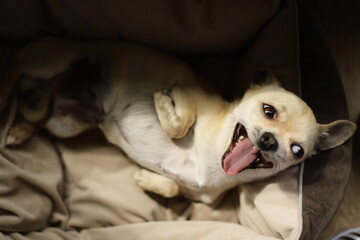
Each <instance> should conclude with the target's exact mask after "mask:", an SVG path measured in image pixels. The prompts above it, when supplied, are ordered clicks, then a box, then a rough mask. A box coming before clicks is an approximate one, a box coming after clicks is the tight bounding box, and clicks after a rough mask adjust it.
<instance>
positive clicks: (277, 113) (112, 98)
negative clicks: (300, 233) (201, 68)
mask: <svg viewBox="0 0 360 240" xmlns="http://www.w3.org/2000/svg"><path fill="white" fill-rule="evenodd" d="M16 61H17V63H16V66H15V67H14V69H13V72H12V73H11V74H10V75H9V76H11V77H13V78H17V79H18V83H19V87H18V88H17V89H18V92H19V96H20V97H19V99H20V101H19V106H18V112H19V116H20V119H22V120H19V121H18V122H16V123H15V124H14V126H13V127H12V129H11V130H10V132H9V135H8V138H7V143H8V144H9V145H12V144H19V143H21V142H23V141H24V140H26V139H27V138H28V137H30V136H31V134H33V132H34V131H35V130H37V129H39V128H46V129H47V130H48V131H49V132H51V133H52V134H54V135H56V136H58V137H72V136H75V135H77V134H79V133H81V132H83V131H85V130H87V129H89V128H93V127H99V128H100V129H101V130H102V132H103V133H104V135H105V137H106V138H107V140H108V141H109V142H111V143H113V144H115V145H116V146H118V147H120V148H121V149H122V150H123V151H124V152H125V153H126V154H127V155H128V156H129V157H130V158H131V159H133V160H134V161H135V162H136V163H138V164H139V165H141V166H142V167H144V168H145V169H147V170H145V169H143V170H140V171H138V172H136V173H135V174H134V179H135V180H136V182H137V183H138V185H140V186H141V187H142V188H144V189H145V190H148V191H152V192H156V193H159V194H161V195H163V196H165V197H173V196H176V195H178V194H180V193H181V194H183V195H185V196H187V197H189V198H191V199H194V200H199V201H203V202H205V203H211V202H213V201H214V200H216V199H217V197H218V196H220V195H221V194H222V193H223V192H225V191H226V190H227V189H230V188H232V187H234V186H236V185H238V184H239V183H241V182H249V181H255V180H259V179H264V178H266V177H269V176H272V175H275V174H277V173H279V172H280V171H282V170H284V169H286V168H288V167H290V166H292V165H295V164H298V163H300V162H302V161H303V160H304V159H306V158H308V157H309V156H311V155H313V154H316V153H317V152H319V151H323V150H327V149H331V148H334V147H336V146H338V145H340V144H342V143H344V142H345V141H346V140H347V139H349V138H350V137H351V136H352V135H353V133H354V131H355V128H356V125H355V124H354V123H352V122H350V121H347V120H338V121H334V122H332V123H329V124H318V123H317V121H316V119H315V117H314V114H313V112H312V110H311V109H310V108H309V107H308V106H307V105H306V103H305V102H303V101H302V100H301V99H300V98H299V97H297V96H296V95H295V94H293V93H291V92H288V91H286V90H284V89H283V88H282V87H281V86H280V85H279V84H278V83H277V81H276V80H275V79H274V77H273V76H272V75H270V74H268V76H267V80H266V81H265V83H264V84H262V85H254V86H252V87H251V88H250V89H249V90H248V91H247V92H246V93H245V95H244V96H243V97H242V98H241V99H239V100H236V101H233V102H227V101H224V100H223V99H222V98H221V97H220V96H219V95H218V94H216V93H215V92H214V91H212V90H209V89H210V88H209V87H208V86H207V84H206V83H203V82H202V80H201V79H200V78H199V76H197V75H196V74H195V73H194V72H193V71H192V70H191V69H190V68H189V67H188V66H187V65H186V64H184V63H183V62H181V61H180V60H178V59H176V58H173V57H171V56H168V55H165V54H162V53H160V52H157V51H155V50H153V49H149V48H146V47H143V46H138V45H135V44H131V43H126V42H120V41H92V42H90V41H77V40H60V39H54V38H46V39H42V40H39V41H36V42H33V43H31V44H30V45H28V46H27V47H25V48H24V49H23V50H22V51H21V52H20V53H19V55H18V57H17V59H16Z"/></svg>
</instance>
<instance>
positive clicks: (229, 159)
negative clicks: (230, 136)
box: [224, 138, 258, 175]
mask: <svg viewBox="0 0 360 240" xmlns="http://www.w3.org/2000/svg"><path fill="white" fill-rule="evenodd" d="M257 154H258V150H257V149H256V147H255V146H254V144H252V142H251V141H250V140H249V139H248V138H245V139H243V140H241V141H240V140H239V142H238V143H237V145H236V146H235V147H234V148H233V150H232V151H231V152H230V153H229V154H228V155H227V156H226V157H225V159H224V171H225V172H226V173H227V174H229V175H236V174H238V173H239V172H240V171H241V170H243V169H244V168H246V167H247V166H249V165H250V163H252V162H253V161H254V160H255V159H256V158H257Z"/></svg>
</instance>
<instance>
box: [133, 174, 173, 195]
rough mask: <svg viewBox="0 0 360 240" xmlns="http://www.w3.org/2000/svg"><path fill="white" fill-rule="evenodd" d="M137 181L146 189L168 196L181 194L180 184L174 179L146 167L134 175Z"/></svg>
mask: <svg viewBox="0 0 360 240" xmlns="http://www.w3.org/2000/svg"><path fill="white" fill-rule="evenodd" d="M133 177H134V179H135V182H136V183H137V185H139V186H140V187H141V188H142V189H144V190H145V191H149V192H153V193H157V194H159V195H161V196H163V197H166V198H172V197H175V196H177V195H179V194H180V187H179V185H178V184H177V183H176V182H175V181H174V180H172V179H170V178H167V177H164V176H162V175H160V174H157V173H154V172H151V171H149V170H146V169H140V170H138V171H136V172H135V173H134V175H133Z"/></svg>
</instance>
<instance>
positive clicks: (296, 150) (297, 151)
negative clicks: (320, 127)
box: [290, 144, 304, 158]
mask: <svg viewBox="0 0 360 240" xmlns="http://www.w3.org/2000/svg"><path fill="white" fill-rule="evenodd" d="M290 147H291V151H292V152H293V154H294V156H295V157H297V158H302V156H304V149H303V148H302V147H301V146H300V145H298V144H291V146H290Z"/></svg>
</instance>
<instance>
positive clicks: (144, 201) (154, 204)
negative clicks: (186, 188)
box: [0, 131, 301, 239]
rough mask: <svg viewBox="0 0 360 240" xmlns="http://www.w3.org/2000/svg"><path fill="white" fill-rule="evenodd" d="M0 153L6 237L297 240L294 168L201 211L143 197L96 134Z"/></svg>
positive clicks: (127, 165)
mask: <svg viewBox="0 0 360 240" xmlns="http://www.w3.org/2000/svg"><path fill="white" fill-rule="evenodd" d="M0 153H1V154H0V191H1V198H0V209H1V215H2V216H1V217H0V226H1V228H2V230H3V236H8V237H10V239H119V238H120V237H125V236H126V239H219V238H220V239H298V237H299V234H300V233H301V209H300V201H299V200H300V199H301V198H299V182H298V176H299V168H294V169H292V170H291V171H288V172H287V173H286V174H282V175H281V176H279V177H277V178H274V179H272V180H271V181H267V182H264V183H256V184H246V185H242V186H240V187H239V189H234V190H232V191H230V192H228V193H227V194H226V195H225V196H223V197H222V198H221V200H219V201H218V202H217V203H215V204H213V205H212V206H208V205H205V204H202V203H195V202H191V201H189V200H186V199H184V198H181V197H178V198H174V199H164V198H161V197H159V196H157V195H154V194H150V193H145V192H143V190H141V189H140V188H139V187H138V186H136V184H135V183H134V181H133V179H132V177H131V176H132V173H133V172H134V171H135V170H136V169H137V168H138V166H136V165H134V164H133V163H132V162H131V161H129V160H128V159H127V158H126V157H125V156H124V155H123V153H122V152H121V151H120V150H119V149H117V148H116V147H114V146H111V145H110V144H108V143H106V141H105V140H104V139H103V137H102V136H101V134H100V133H99V132H97V131H93V132H89V133H86V134H84V135H82V136H79V137H76V138H73V139H68V140H62V141H59V140H56V141H55V142H53V143H52V142H51V141H49V140H48V139H47V138H46V137H44V136H37V137H34V138H33V139H32V140H31V141H30V142H28V143H26V144H25V145H24V146H22V147H17V148H13V149H8V148H5V149H4V148H1V149H0ZM285 208H286V209H287V210H286V211H284V209H285ZM263 235H264V236H263ZM265 235H267V236H268V237H265Z"/></svg>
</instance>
